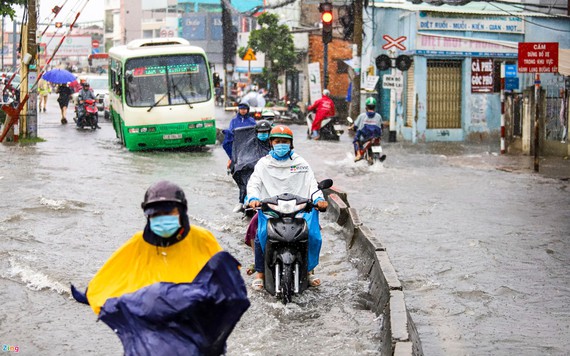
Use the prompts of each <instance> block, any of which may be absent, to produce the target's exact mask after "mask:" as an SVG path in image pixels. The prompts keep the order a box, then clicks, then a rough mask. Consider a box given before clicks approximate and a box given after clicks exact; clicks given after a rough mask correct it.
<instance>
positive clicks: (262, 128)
mask: <svg viewBox="0 0 570 356" xmlns="http://www.w3.org/2000/svg"><path fill="white" fill-rule="evenodd" d="M255 131H256V132H269V131H271V123H269V121H267V120H259V121H258V122H257V123H256V124H255Z"/></svg>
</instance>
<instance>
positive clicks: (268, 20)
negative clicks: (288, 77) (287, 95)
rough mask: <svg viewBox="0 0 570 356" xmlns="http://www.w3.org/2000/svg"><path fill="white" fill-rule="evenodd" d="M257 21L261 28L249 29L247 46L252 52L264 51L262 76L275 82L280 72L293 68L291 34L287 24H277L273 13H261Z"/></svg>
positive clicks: (293, 57) (277, 19) (294, 59)
mask: <svg viewBox="0 0 570 356" xmlns="http://www.w3.org/2000/svg"><path fill="white" fill-rule="evenodd" d="M257 23H258V25H259V26H260V27H261V28H260V29H257V30H252V31H251V33H250V35H249V42H248V46H249V47H250V48H251V49H253V50H254V52H258V51H259V52H263V53H265V61H266V65H265V68H264V69H263V77H264V79H265V80H266V81H267V82H269V83H274V84H275V83H277V78H278V76H279V75H280V74H283V73H284V72H286V71H288V70H292V69H294V68H295V63H296V61H297V55H296V54H295V45H294V42H293V35H291V31H290V30H289V27H288V26H287V25H279V17H277V15H275V14H270V13H263V14H261V15H260V16H259V17H258V19H257Z"/></svg>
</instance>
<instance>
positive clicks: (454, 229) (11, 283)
mask: <svg viewBox="0 0 570 356" xmlns="http://www.w3.org/2000/svg"><path fill="white" fill-rule="evenodd" d="M56 111H57V108H56V102H55V96H53V95H52V96H50V103H49V106H48V113H42V114H41V116H40V118H39V133H38V134H39V136H40V137H42V138H44V139H46V140H47V141H46V142H44V143H39V144H36V145H33V146H26V147H21V146H14V145H10V144H4V145H0V194H1V196H2V199H1V201H0V233H1V234H2V236H3V239H1V240H0V257H1V258H0V300H1V301H2V308H0V344H2V345H12V346H18V347H19V349H20V353H22V354H26V355H28V354H29V355H38V354H42V355H76V354H86V353H90V354H94V355H102V354H105V355H120V354H121V353H122V347H121V344H120V342H119V339H118V338H117V337H116V336H115V335H113V332H112V331H111V329H110V328H108V327H107V326H106V325H105V324H103V323H100V322H96V317H95V315H94V314H93V313H92V311H91V309H90V308H89V307H87V306H85V305H82V304H78V303H76V302H74V301H73V300H72V299H71V298H70V296H69V292H68V290H69V288H68V287H69V283H70V282H72V283H74V284H75V285H77V286H78V287H81V288H83V287H85V286H86V284H87V283H88V281H89V280H90V278H91V277H92V276H93V274H94V273H95V272H96V271H97V270H98V268H99V267H100V266H101V265H102V264H103V263H104V261H105V260H106V259H107V258H108V257H109V256H110V254H111V253H112V252H113V251H114V250H115V249H116V248H117V247H119V246H120V245H121V244H122V243H123V242H124V241H125V240H127V239H128V238H129V237H130V236H131V235H132V234H133V233H134V232H135V231H137V230H139V229H141V228H142V227H143V225H144V223H145V220H144V217H143V215H142V211H141V209H140V202H141V201H142V198H143V195H144V192H145V190H146V188H147V187H148V186H149V185H150V184H151V183H152V182H154V181H156V180H159V179H169V180H172V181H175V182H177V183H179V184H180V185H181V186H182V187H183V188H184V189H185V191H186V194H187V196H188V198H189V215H190V219H191V222H192V223H194V224H197V225H201V226H204V227H206V228H208V229H210V230H211V231H212V232H213V233H214V235H215V236H216V237H217V238H218V240H219V241H220V243H221V244H222V246H223V247H224V248H225V249H226V250H228V251H229V252H230V253H232V254H233V255H234V256H235V257H236V258H237V259H238V260H240V261H241V262H242V263H243V264H244V266H245V265H248V264H250V263H251V262H252V260H253V256H252V252H251V251H250V250H249V249H248V248H247V247H246V246H245V245H244V244H243V243H242V238H243V234H244V232H245V228H246V222H245V221H244V220H242V219H241V217H240V215H239V214H234V213H232V212H231V211H232V209H233V207H234V205H235V204H236V203H237V197H238V190H237V188H236V187H235V184H234V182H233V180H232V179H231V177H229V176H227V175H226V173H225V163H226V160H227V157H226V155H225V152H224V151H223V149H222V148H221V146H219V145H216V146H212V147H209V148H207V149H203V150H195V151H169V152H135V153H133V152H128V151H126V150H125V149H124V148H121V146H120V145H119V144H118V143H117V140H116V139H115V135H114V131H113V129H112V126H111V125H110V123H109V122H108V121H105V120H101V123H100V126H102V129H101V130H98V131H96V132H90V131H84V132H83V131H78V130H76V129H75V128H74V127H73V126H72V125H69V124H68V125H67V126H62V125H60V124H59V117H58V115H57V114H55V112H56ZM219 114H220V120H219V121H218V127H219V128H226V127H227V123H228V115H224V114H223V113H222V112H221V111H220V112H219ZM292 129H293V131H294V133H295V148H296V151H297V152H298V153H300V154H301V155H302V156H304V157H305V158H306V159H307V160H308V161H309V163H310V164H311V165H312V168H313V170H314V171H315V173H316V175H317V178H318V179H323V178H332V179H333V180H334V181H335V186H337V187H338V188H339V189H341V190H344V191H346V192H347V193H348V199H349V201H350V204H351V206H353V207H355V208H356V209H357V210H358V212H359V214H360V217H361V218H362V220H363V221H364V223H365V224H366V225H368V226H369V227H370V228H371V229H372V230H373V232H374V233H375V234H376V235H377V236H378V237H379V239H380V240H381V241H383V243H384V244H385V246H386V248H387V252H388V255H389V256H390V259H391V260H392V263H393V265H394V267H395V269H396V271H397V273H398V276H399V278H400V280H401V281H402V283H403V289H404V293H405V298H406V304H407V306H408V310H409V311H410V313H411V317H412V319H413V320H414V322H415V323H416V325H417V327H418V332H419V334H420V338H421V341H422V346H423V350H424V353H425V354H426V355H478V354H493V355H512V354H517V355H536V354H552V355H563V354H566V353H567V350H568V349H570V330H569V328H570V310H569V309H568V307H567V306H568V305H569V304H570V290H569V289H570V287H569V286H570V283H569V280H570V277H569V276H568V273H567V271H568V267H569V261H570V248H569V247H570V246H568V245H569V237H570V222H569V221H570V209H569V206H570V194H569V185H570V183H569V182H568V181H562V180H556V179H549V178H545V177H543V176H540V175H536V174H533V173H532V172H530V170H527V169H518V167H520V164H519V162H518V161H517V160H515V159H511V158H509V157H501V156H498V155H496V154H494V153H496V152H497V151H498V148H497V147H495V146H488V147H487V146H477V147H465V146H462V145H457V144H447V145H418V146H412V145H405V144H400V143H392V144H384V151H385V153H386V154H387V155H388V159H387V160H386V161H385V162H384V164H375V165H374V166H371V167H369V166H368V165H367V164H366V163H365V162H358V163H354V162H353V160H352V154H351V144H350V140H351V139H350V138H349V137H348V136H347V134H344V135H343V137H342V138H341V142H320V141H319V142H315V141H308V140H307V139H306V137H305V135H304V128H303V127H302V126H293V127H292ZM497 167H501V168H504V167H507V168H509V169H504V170H501V169H496V168H497ZM322 226H323V240H324V241H323V248H322V251H321V263H320V265H319V267H318V268H317V271H318V274H319V275H320V277H321V279H322V280H323V285H322V286H321V287H320V288H318V289H310V290H308V291H307V292H306V293H304V294H303V295H302V296H301V297H299V298H296V299H295V300H294V303H292V304H288V305H287V306H283V305H282V304H281V303H279V302H277V301H276V300H275V299H274V298H273V297H271V296H270V295H268V294H266V293H259V292H253V291H251V289H248V292H249V294H250V299H251V302H252V305H251V307H250V309H249V310H248V311H247V312H246V313H245V314H244V316H243V317H242V319H241V321H240V323H239V324H238V325H237V327H236V329H235V330H234V332H233V333H232V335H231V336H230V338H229V340H228V354H229V355H276V354H280V355H297V354H307V355H330V354H333V353H335V354H338V355H367V354H370V355H372V354H378V351H377V350H378V344H379V327H378V325H379V322H380V320H378V317H376V316H375V315H374V314H373V313H371V312H370V311H367V310H364V309H363V307H362V306H363V305H365V304H366V303H365V299H366V291H367V283H366V282H365V281H363V280H361V279H359V278H358V276H357V273H356V271H355V270H354V268H353V267H352V265H351V263H350V261H349V260H348V258H347V256H346V253H345V242H344V241H343V239H342V237H341V234H340V233H339V228H338V227H337V226H336V225H335V224H334V223H331V222H329V221H327V220H326V218H325V219H323V221H322ZM244 278H245V280H246V283H247V284H248V285H249V283H250V282H251V277H248V276H246V275H245V273H244ZM248 288H249V287H248Z"/></svg>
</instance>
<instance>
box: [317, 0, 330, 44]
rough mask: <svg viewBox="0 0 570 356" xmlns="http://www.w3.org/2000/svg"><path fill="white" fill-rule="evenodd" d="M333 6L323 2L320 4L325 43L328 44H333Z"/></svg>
mask: <svg viewBox="0 0 570 356" xmlns="http://www.w3.org/2000/svg"><path fill="white" fill-rule="evenodd" d="M332 10H333V5H332V4H331V3H330V2H323V3H320V4H319V11H320V12H321V23H322V24H323V43H324V44H327V43H330V42H332V38H333V35H332V30H333V29H332V23H333V12H332Z"/></svg>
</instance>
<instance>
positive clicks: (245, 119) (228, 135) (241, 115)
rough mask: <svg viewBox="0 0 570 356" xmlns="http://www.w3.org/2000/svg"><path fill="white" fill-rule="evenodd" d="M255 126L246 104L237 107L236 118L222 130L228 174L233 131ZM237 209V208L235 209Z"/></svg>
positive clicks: (230, 167) (230, 164) (230, 165)
mask: <svg viewBox="0 0 570 356" xmlns="http://www.w3.org/2000/svg"><path fill="white" fill-rule="evenodd" d="M247 126H255V119H254V118H253V117H251V116H250V115H249V105H248V104H247V103H243V102H242V103H240V104H239V105H238V112H237V114H236V116H235V117H234V118H233V119H232V120H231V121H230V126H229V127H228V129H227V130H224V134H225V136H224V142H222V147H223V148H224V151H226V154H227V155H228V158H229V159H228V163H227V165H226V169H227V170H228V174H229V172H231V170H232V147H233V143H234V131H235V129H237V128H240V127H247ZM236 208H237V207H236Z"/></svg>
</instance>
